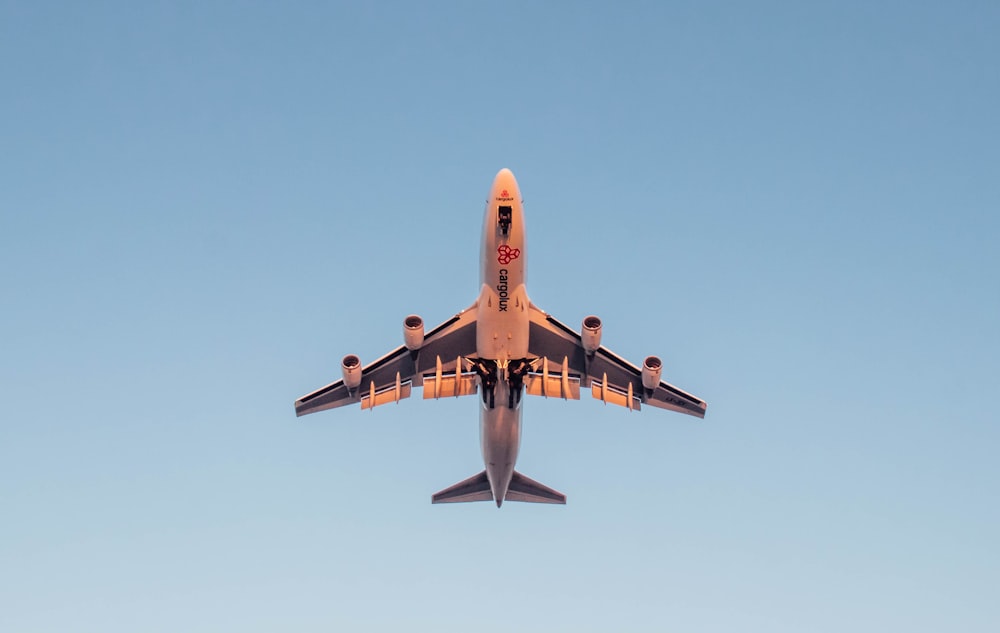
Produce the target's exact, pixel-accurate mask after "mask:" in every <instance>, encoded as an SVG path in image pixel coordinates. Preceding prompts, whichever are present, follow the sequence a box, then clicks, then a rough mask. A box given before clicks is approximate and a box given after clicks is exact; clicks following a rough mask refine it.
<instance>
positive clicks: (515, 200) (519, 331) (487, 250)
mask: <svg viewBox="0 0 1000 633" xmlns="http://www.w3.org/2000/svg"><path fill="white" fill-rule="evenodd" d="M524 234H525V231H524V210H523V206H522V201H521V193H520V191H519V190H518V186H517V181H516V180H515V179H514V175H513V174H512V173H511V172H510V171H509V170H507V169H504V170H501V171H500V173H498V174H497V176H496V178H495V179H494V181H493V186H492V188H491V189H490V195H489V198H488V199H487V201H486V212H485V217H484V220H483V242H482V252H481V260H482V262H481V268H480V272H481V275H480V284H481V289H480V294H479V301H478V308H477V310H478V314H477V330H476V352H477V354H478V356H479V359H480V360H481V361H486V365H487V367H485V368H483V369H482V370H481V371H480V380H481V385H480V386H481V388H482V396H483V397H482V398H481V404H482V408H481V411H480V427H479V428H480V443H481V446H482V452H483V461H484V462H485V464H486V474H487V477H488V478H489V482H490V487H491V489H492V491H493V497H494V499H497V500H498V502H499V501H502V500H503V499H504V496H505V494H506V492H507V487H508V486H509V485H510V481H511V477H512V476H513V474H514V464H515V462H516V461H517V453H518V449H519V448H520V444H521V395H522V391H523V389H522V386H521V380H520V378H521V375H523V373H522V372H526V371H527V365H526V362H527V356H528V326H529V317H528V305H529V304H528V294H527V291H526V290H525V283H524V282H525V279H524V271H525V260H526V257H525V255H526V252H525V240H524ZM490 361H493V362H492V363H490ZM490 372H492V375H490ZM519 374H520V375H519ZM498 505H499V503H498Z"/></svg>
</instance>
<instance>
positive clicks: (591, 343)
mask: <svg viewBox="0 0 1000 633" xmlns="http://www.w3.org/2000/svg"><path fill="white" fill-rule="evenodd" d="M580 338H581V339H583V341H582V342H583V350H584V351H585V352H587V353H588V354H593V353H594V352H596V351H597V348H599V347H600V346H601V320H600V319H598V318H597V317H595V316H594V315H590V316H589V317H587V318H585V319H584V320H583V327H582V328H581V329H580Z"/></svg>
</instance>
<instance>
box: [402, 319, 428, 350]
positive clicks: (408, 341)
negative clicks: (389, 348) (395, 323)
mask: <svg viewBox="0 0 1000 633" xmlns="http://www.w3.org/2000/svg"><path fill="white" fill-rule="evenodd" d="M403 344H405V345H406V349H408V350H410V351H411V352H413V351H416V350H418V349H420V348H421V346H423V344H424V320H423V319H421V318H420V317H418V316H417V315H415V314H411V315H410V316H408V317H406V318H405V319H403Z"/></svg>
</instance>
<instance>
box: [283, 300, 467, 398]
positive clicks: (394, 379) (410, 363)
mask: <svg viewBox="0 0 1000 633" xmlns="http://www.w3.org/2000/svg"><path fill="white" fill-rule="evenodd" d="M475 308H476V305H475V304H473V305H472V307H470V308H467V309H465V310H463V311H461V312H459V313H458V314H456V315H455V316H453V317H452V318H450V319H448V320H447V321H445V322H444V323H442V324H441V325H439V326H437V327H436V328H434V329H433V330H431V331H430V332H428V333H427V334H426V335H425V336H424V343H423V345H422V346H421V347H420V349H418V350H415V351H411V350H409V349H407V348H406V347H405V346H400V347H397V348H396V349H394V350H393V351H391V352H389V353H388V354H386V355H385V356H383V357H382V358H380V359H378V360H376V361H375V362H373V363H371V364H370V365H368V366H367V367H364V368H363V369H362V370H361V383H360V384H359V385H358V387H357V388H355V389H348V388H347V386H346V385H345V384H344V381H343V380H342V379H341V380H338V381H336V382H332V383H330V384H329V385H327V386H325V387H322V388H320V389H317V390H316V391H314V392H312V393H310V394H307V395H305V396H302V397H301V398H299V399H298V400H296V401H295V415H297V416H303V415H306V414H309V413H316V412H317V411H325V410H326V409H333V408H336V407H342V406H344V405H348V404H354V403H357V402H360V403H361V406H362V408H365V409H367V408H370V407H374V406H377V405H379V404H384V403H386V402H393V401H397V402H398V401H399V400H400V399H402V398H406V397H409V395H410V390H411V387H412V386H418V387H419V386H422V385H423V384H424V374H425V373H428V372H429V373H430V374H431V375H429V376H428V378H429V379H431V380H434V381H435V382H434V385H435V388H434V393H432V394H425V397H437V396H441V395H460V394H463V393H466V392H467V391H468V389H469V388H470V385H471V388H472V389H473V391H472V392H473V393H474V389H475V381H474V380H473V379H472V378H471V377H469V376H466V375H463V373H462V367H461V364H462V363H461V358H462V357H465V356H472V355H474V354H475V352H476V310H475ZM432 376H433V377H432ZM449 376H450V377H451V378H452V381H451V383H449V382H448V381H447V378H448V377H449ZM442 378H444V380H443V379H442Z"/></svg>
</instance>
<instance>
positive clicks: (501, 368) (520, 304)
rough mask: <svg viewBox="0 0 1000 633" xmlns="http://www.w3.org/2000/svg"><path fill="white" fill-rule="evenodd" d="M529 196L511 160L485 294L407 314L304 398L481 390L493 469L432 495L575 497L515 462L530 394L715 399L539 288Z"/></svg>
mask: <svg viewBox="0 0 1000 633" xmlns="http://www.w3.org/2000/svg"><path fill="white" fill-rule="evenodd" d="M522 206H523V205H522V200H521V192H520V191H519V189H518V186H517V181H516V180H515V179H514V174H512V173H511V172H510V170H508V169H502V170H500V172H499V173H498V174H497V176H496V178H495V179H494V180H493V187H492V188H491V189H490V194H489V198H488V199H487V201H486V217H485V220H484V222H483V238H482V239H483V241H482V251H481V252H482V254H481V257H480V259H481V261H480V275H481V276H480V288H479V296H478V297H477V298H476V301H475V303H473V304H472V305H471V306H469V307H468V308H466V309H465V310H463V311H461V312H459V313H458V314H456V315H455V316H453V317H452V318H450V319H448V320H447V321H445V322H444V323H442V324H441V325H439V326H437V327H436V328H434V329H432V330H431V331H429V332H426V333H425V332H424V322H423V319H421V318H420V317H419V316H416V315H410V316H408V317H406V318H405V319H404V321H403V345H402V346H401V347H398V348H396V349H395V350H393V351H391V352H389V353H388V354H386V355H385V356H383V357H382V358H380V359H378V360H376V361H375V362H373V363H371V364H370V365H368V366H366V367H363V366H362V364H361V360H360V359H359V358H358V357H357V356H355V355H353V354H348V355H347V356H344V359H343V361H342V363H341V368H342V370H343V379H341V380H338V381H336V382H334V383H331V384H329V385H327V386H325V387H323V388H321V389H318V390H316V391H314V392H312V393H310V394H308V395H305V396H302V397H301V398H299V399H298V400H297V401H296V402H295V413H296V415H299V416H301V415H306V414H308V413H315V412H317V411H323V410H325V409H333V408H335V407H342V406H344V405H349V404H360V405H361V408H362V409H370V408H374V407H377V406H379V405H383V404H387V403H390V402H399V401H400V400H401V399H403V398H408V397H409V396H410V393H411V391H412V389H413V387H422V389H423V397H424V399H428V398H444V397H458V396H472V395H476V394H478V395H479V398H478V400H479V409H480V411H479V430H480V444H481V448H482V454H483V462H484V463H485V466H486V469H485V470H483V471H482V472H481V473H479V474H477V475H474V476H472V477H470V478H468V479H466V480H464V481H461V482H459V483H457V484H455V485H454V486H451V487H449V488H445V489H444V490H442V491H441V492H438V493H436V494H434V495H433V496H432V497H431V502H432V503H453V502H461V501H495V502H496V504H497V507H500V505H501V504H502V503H503V502H504V501H530V502H535V503H566V495H564V494H562V493H561V492H557V491H556V490H553V489H552V488H549V487H548V486H544V485H542V484H540V483H538V482H537V481H534V480H532V479H529V478H528V477H525V476H524V475H522V474H521V473H519V472H517V471H516V470H514V464H515V463H516V461H517V453H518V449H519V448H520V444H521V410H522V407H521V401H522V399H523V397H524V396H525V395H529V396H545V397H549V398H563V399H567V400H568V399H572V400H578V399H579V398H580V392H581V389H589V390H590V393H591V395H593V397H594V398H597V399H598V400H601V401H602V402H604V403H605V404H607V403H611V404H616V405H619V406H622V407H626V408H627V409H629V410H630V411H637V410H639V409H640V408H641V406H642V405H649V406H653V407H659V408H661V409H669V410H671V411H677V412H678V413H686V414H688V415H693V416H696V417H699V418H703V417H705V408H706V404H705V402H703V401H702V400H699V399H698V398H696V397H694V396H692V395H691V394H689V393H686V392H684V391H681V390H680V389H678V388H677V387H674V386H673V385H670V384H667V383H666V382H663V381H662V380H660V374H661V370H662V363H661V362H660V359H659V358H657V357H656V356H649V357H647V358H646V360H645V361H644V362H643V364H642V367H641V368H639V367H636V366H635V365H633V364H631V363H629V362H628V361H626V360H623V359H622V358H620V357H619V356H617V355H616V354H614V353H612V352H611V351H610V350H608V349H607V348H605V347H602V346H601V320H600V319H599V318H597V317H596V316H588V317H586V318H585V319H584V320H583V325H582V327H581V329H580V331H579V332H577V331H575V330H572V329H570V328H568V327H567V326H565V325H563V324H562V323H560V322H559V321H557V320H556V319H555V318H553V317H551V316H549V315H548V314H547V313H546V312H544V311H543V310H541V309H540V308H538V307H537V306H535V304H533V303H532V302H531V301H530V300H529V299H528V293H527V291H526V290H525V285H524V271H525V259H526V255H527V249H526V248H525V241H524V235H525V226H524V211H523V208H522Z"/></svg>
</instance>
